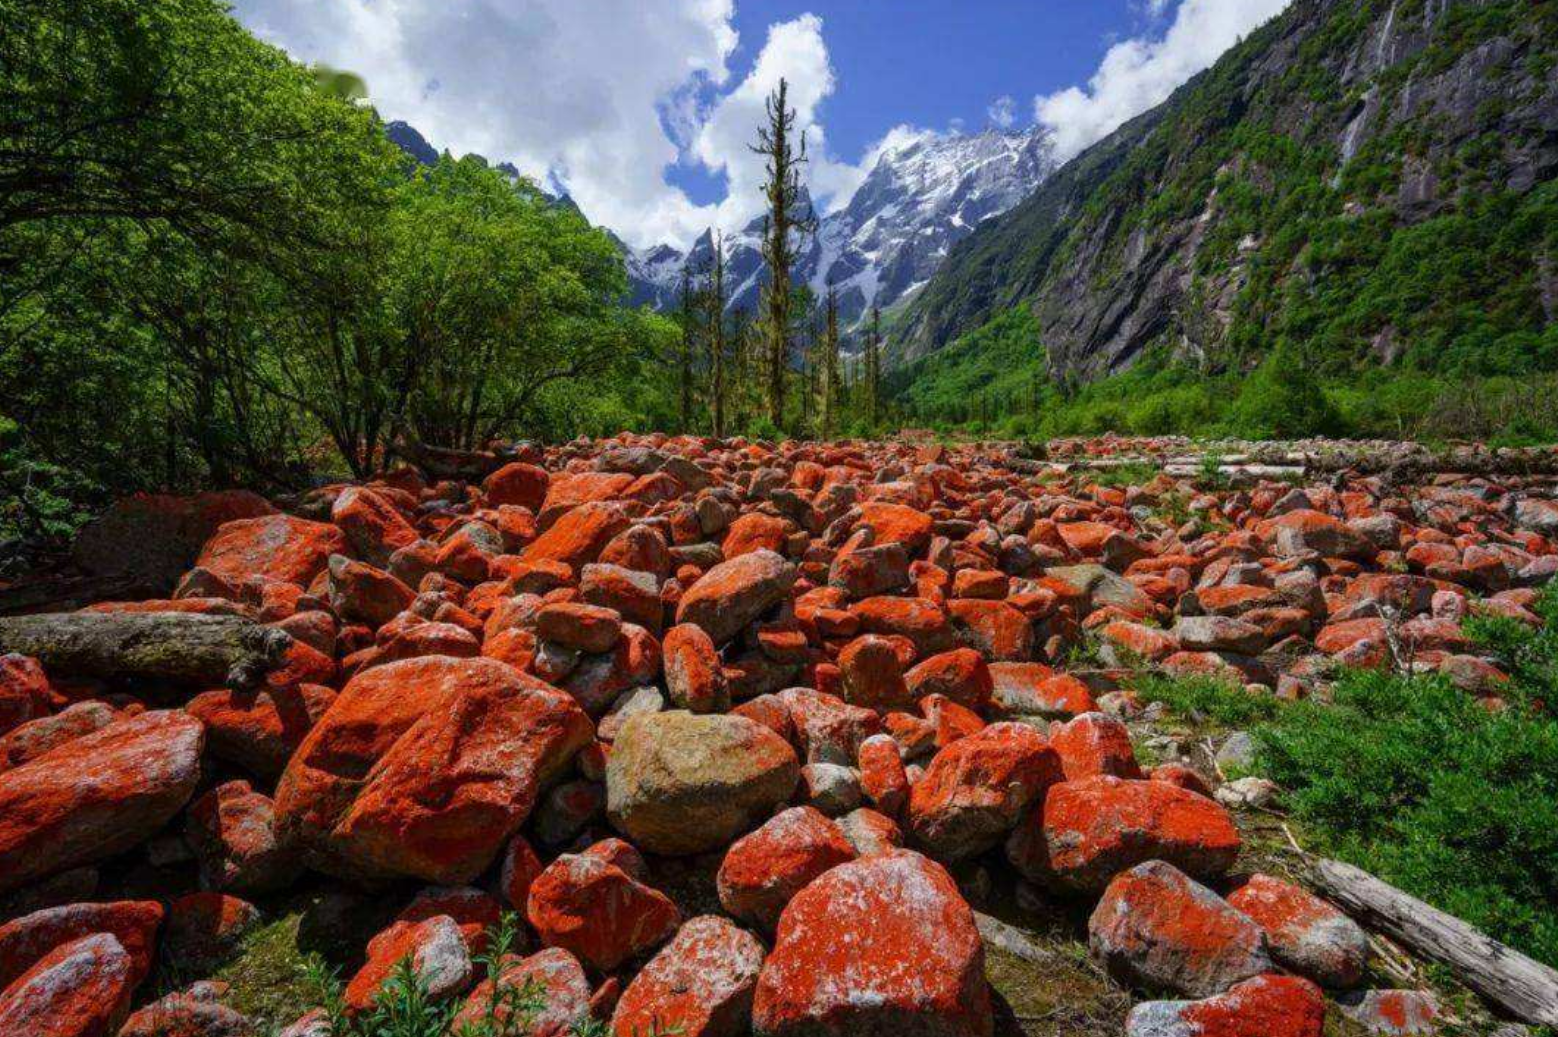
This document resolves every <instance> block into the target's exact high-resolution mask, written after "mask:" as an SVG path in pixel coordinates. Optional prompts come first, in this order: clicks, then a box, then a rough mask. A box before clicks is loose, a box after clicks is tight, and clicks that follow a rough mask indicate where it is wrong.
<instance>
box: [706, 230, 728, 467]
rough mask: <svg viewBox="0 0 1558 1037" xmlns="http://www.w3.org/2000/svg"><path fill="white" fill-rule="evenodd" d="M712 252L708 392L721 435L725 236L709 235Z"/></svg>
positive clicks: (721, 435)
mask: <svg viewBox="0 0 1558 1037" xmlns="http://www.w3.org/2000/svg"><path fill="white" fill-rule="evenodd" d="M713 245H714V255H713V257H712V259H711V260H710V268H709V289H708V293H707V298H708V311H709V316H708V322H709V335H708V339H709V396H710V405H711V406H710V408H709V409H710V412H711V415H712V418H713V426H714V437H715V438H716V439H723V438H725V302H726V299H725V237H724V235H723V234H721V233H720V232H719V231H715V232H714V235H713Z"/></svg>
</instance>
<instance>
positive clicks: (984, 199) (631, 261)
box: [627, 130, 1055, 323]
mask: <svg viewBox="0 0 1558 1037" xmlns="http://www.w3.org/2000/svg"><path fill="white" fill-rule="evenodd" d="M1054 167H1055V162H1054V158H1053V155H1052V151H1051V147H1050V142H1049V139H1048V136H1047V134H1045V133H1044V132H1043V131H1040V130H1031V131H1027V132H1021V133H1003V132H1000V131H996V130H987V131H985V132H983V133H973V134H961V133H959V134H936V133H925V134H920V135H916V136H914V137H913V138H911V139H909V140H907V141H906V142H905V143H903V144H900V145H898V146H895V147H892V148H889V149H887V150H885V151H884V152H883V153H882V155H881V156H880V158H879V159H878V160H877V162H876V165H875V166H874V167H873V168H872V169H871V171H870V173H869V174H868V175H867V176H866V179H865V181H864V182H863V183H862V184H861V185H860V188H859V189H858V190H857V191H856V192H855V194H854V196H853V197H852V198H851V199H850V201H849V204H847V205H846V206H844V207H843V208H842V209H839V210H836V211H835V212H832V213H829V214H828V215H827V216H825V217H824V218H823V219H822V220H820V221H819V224H818V228H817V233H816V234H815V235H812V236H811V237H810V238H809V239H808V240H807V241H806V243H805V245H804V247H803V249H802V252H801V256H800V260H799V262H798V264H797V270H796V276H797V279H798V280H800V281H803V282H805V283H807V284H809V285H810V286H811V287H812V290H813V291H814V292H816V293H818V294H819V295H821V294H822V293H824V292H826V291H827V287H828V285H829V284H830V283H831V284H834V285H836V286H837V287H838V292H839V310H840V315H841V317H842V318H843V319H844V321H845V322H846V323H853V322H855V321H856V320H858V319H859V318H860V317H861V316H863V315H864V314H866V313H868V312H869V311H870V309H871V307H872V306H873V305H876V306H881V307H883V308H884V309H885V308H886V307H889V306H891V305H893V304H894V303H896V302H898V301H899V300H900V299H902V298H904V297H905V296H906V295H908V294H910V293H911V292H913V291H915V290H916V289H918V288H919V286H920V285H922V284H924V283H925V282H926V281H928V280H929V279H930V276H931V274H933V273H934V272H935V271H936V269H937V267H939V266H940V265H941V261H942V260H943V259H945V258H946V255H947V251H948V249H950V248H951V247H952V245H953V244H955V243H956V242H957V241H959V240H960V239H961V238H963V237H964V236H966V235H967V234H969V233H970V232H971V231H972V230H973V229H974V228H975V227H976V226H978V225H979V224H980V223H981V222H982V221H984V220H987V219H989V218H990V217H992V216H995V215H998V214H1000V213H1003V212H1005V211H1006V210H1008V209H1010V208H1011V207H1012V206H1014V205H1016V204H1017V203H1018V202H1020V201H1022V199H1024V198H1026V197H1027V196H1028V195H1029V194H1031V193H1032V192H1033V190H1034V189H1035V188H1036V187H1038V186H1039V184H1041V183H1042V182H1043V181H1044V179H1045V178H1046V177H1048V176H1049V174H1050V173H1051V172H1052V171H1053V170H1054ZM762 233H763V221H762V220H761V219H759V220H754V221H753V222H752V223H751V224H750V225H748V226H747V227H746V228H745V229H743V230H742V231H741V233H739V234H733V235H728V236H727V238H726V243H727V247H728V248H729V258H728V260H727V269H726V278H727V283H728V284H729V285H730V286H731V300H730V305H731V307H732V308H738V307H739V308H744V309H746V310H748V311H749V312H754V311H755V310H756V307H757V304H758V298H759V293H760V292H761V289H762V283H763V264H762V257H761V254H760V247H761V243H762ZM710 253H711V244H710V239H709V236H708V235H707V234H705V235H704V236H703V237H701V238H699V239H698V240H697V241H696V242H695V243H694V244H693V246H692V248H691V249H690V250H689V251H688V252H687V253H686V254H683V253H682V252H680V251H679V250H677V249H675V248H672V247H671V246H668V245H657V246H654V247H653V248H648V249H643V250H629V252H628V254H627V264H628V274H629V277H630V278H631V279H632V281H633V284H634V299H635V301H637V302H648V303H652V304H654V305H656V306H660V307H671V306H674V305H676V299H677V296H678V294H679V292H680V291H681V278H682V270H683V268H684V267H685V266H687V265H689V264H690V265H691V267H692V269H693V270H694V271H695V272H697V271H700V270H703V269H706V268H707V264H708V259H709V256H710Z"/></svg>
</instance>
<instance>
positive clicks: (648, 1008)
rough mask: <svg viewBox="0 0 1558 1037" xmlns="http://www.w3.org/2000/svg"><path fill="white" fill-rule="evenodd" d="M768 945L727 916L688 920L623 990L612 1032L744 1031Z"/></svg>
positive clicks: (724, 1035)
mask: <svg viewBox="0 0 1558 1037" xmlns="http://www.w3.org/2000/svg"><path fill="white" fill-rule="evenodd" d="M762 966H763V945H762V943H760V942H759V941H758V940H757V938H756V937H754V936H753V935H752V934H751V933H748V932H745V931H743V930H741V929H739V928H737V927H736V926H734V925H732V924H731V923H730V922H728V921H726V920H725V919H723V918H719V917H717V916H714V915H704V916H701V917H699V918H694V919H691V920H689V921H688V922H687V923H686V924H685V925H683V926H682V927H681V929H679V930H678V931H677V933H676V937H675V938H674V939H673V940H672V941H671V942H670V943H668V944H666V946H665V947H664V949H662V950H661V951H660V953H659V954H656V955H655V956H654V958H653V959H652V960H651V961H650V962H649V964H647V965H645V966H644V968H643V970H642V971H640V972H639V974H638V975H637V976H636V977H634V979H633V982H631V983H629V984H628V987H627V989H626V990H624V991H623V992H622V998H621V1000H620V1001H618V1002H617V1007H616V1011H615V1013H613V1015H612V1017H611V1032H612V1034H613V1037H645V1035H647V1034H651V1033H677V1034H680V1035H681V1037H744V1035H745V1034H747V1033H748V1032H749V1025H750V1023H751V1017H752V995H753V992H754V990H755V989H756V987H757V977H758V973H759V972H760V970H761V969H762Z"/></svg>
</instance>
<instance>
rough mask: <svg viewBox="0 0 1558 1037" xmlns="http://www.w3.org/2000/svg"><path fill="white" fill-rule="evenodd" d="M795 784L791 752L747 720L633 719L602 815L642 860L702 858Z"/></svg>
mask: <svg viewBox="0 0 1558 1037" xmlns="http://www.w3.org/2000/svg"><path fill="white" fill-rule="evenodd" d="M743 557H748V558H750V557H752V556H751V555H746V556H743ZM799 777H800V763H799V761H798V760H797V759H796V756H795V750H793V749H792V748H790V744H789V743H788V742H786V741H785V740H784V739H783V738H781V737H779V736H778V735H776V734H775V733H774V732H773V731H771V730H769V729H768V728H766V727H764V726H763V725H762V724H759V723H757V722H756V721H754V720H749V719H747V718H746V717H743V716H737V715H735V714H725V715H711V716H699V715H696V714H693V713H686V712H683V711H681V710H675V711H672V712H669V713H647V714H641V715H639V716H635V717H633V718H632V719H630V720H628V722H627V723H626V724H624V725H623V726H622V730H621V731H620V732H618V734H617V738H616V741H615V742H614V743H613V744H612V750H611V758H610V759H609V760H608V761H607V764H606V813H607V816H608V817H609V818H610V819H611V823H612V824H613V825H614V826H615V827H616V828H617V830H618V831H620V832H622V833H623V834H624V835H626V836H627V837H628V838H630V839H632V840H633V843H634V844H635V845H637V846H639V847H640V848H642V849H643V850H645V851H647V852H649V853H657V854H667V855H685V854H695V853H706V852H708V851H710V850H716V849H720V848H722V847H725V846H728V845H729V844H730V841H731V840H732V839H734V838H735V837H736V836H738V835H740V834H741V833H742V832H745V831H746V830H747V829H748V828H750V827H751V826H752V825H753V824H755V823H756V822H758V821H759V820H761V819H763V818H766V817H767V816H768V815H769V814H770V813H771V812H772V811H773V809H774V808H775V807H776V806H778V805H779V804H781V803H784V802H786V801H787V800H789V798H790V796H791V794H792V793H793V792H794V791H795V785H796V782H797V781H798V780H799Z"/></svg>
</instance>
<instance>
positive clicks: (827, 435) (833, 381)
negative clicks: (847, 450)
mask: <svg viewBox="0 0 1558 1037" xmlns="http://www.w3.org/2000/svg"><path fill="white" fill-rule="evenodd" d="M821 345H822V349H821V356H820V357H819V361H820V364H821V370H820V371H819V372H818V376H819V377H820V378H821V379H822V418H821V422H820V425H821V430H822V432H821V434H822V438H823V439H832V438H833V425H834V422H835V421H836V420H837V418H838V410H839V402H840V398H841V395H842V393H841V387H840V385H839V296H838V289H837V288H835V287H834V286H833V285H831V284H830V285H828V301H827V311H826V316H825V318H824V323H823V330H822V343H821Z"/></svg>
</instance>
